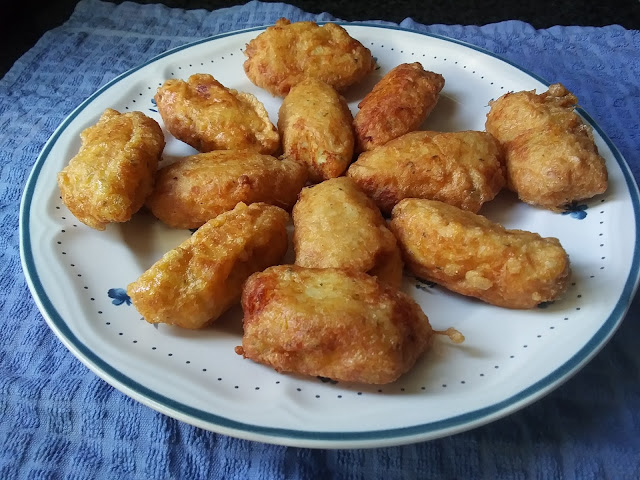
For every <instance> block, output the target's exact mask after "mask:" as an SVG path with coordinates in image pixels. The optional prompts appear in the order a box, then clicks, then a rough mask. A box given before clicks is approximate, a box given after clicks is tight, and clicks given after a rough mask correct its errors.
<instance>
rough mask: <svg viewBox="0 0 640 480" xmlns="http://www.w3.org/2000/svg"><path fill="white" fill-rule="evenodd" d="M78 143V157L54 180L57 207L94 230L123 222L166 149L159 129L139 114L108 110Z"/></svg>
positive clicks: (149, 183) (146, 192) (133, 210)
mask: <svg viewBox="0 0 640 480" xmlns="http://www.w3.org/2000/svg"><path fill="white" fill-rule="evenodd" d="M80 137H81V138H82V146H81V147H80V151H79V152H78V154H77V155H76V156H75V157H73V158H72V159H71V161H70V162H69V164H68V165H67V166H66V167H65V168H64V169H63V170H62V171H61V172H60V173H59V174H58V187H59V188H60V193H61V195H62V201H63V202H64V204H65V205H66V206H67V208H68V209H69V210H70V211H71V213H73V215H74V216H75V217H76V218H77V219H78V220H80V221H81V222H82V223H84V224H86V225H88V226H90V227H92V228H95V229H96V230H104V229H105V227H106V225H107V224H109V223H111V222H126V221H128V220H129V219H131V216H132V215H133V214H134V213H136V212H137V211H138V210H139V209H140V207H141V206H142V205H143V203H144V201H145V198H146V197H147V195H149V194H150V193H151V189H152V188H153V180H154V175H155V172H156V169H157V168H158V161H159V160H160V156H161V155H162V150H163V149H164V144H165V142H164V135H163V134H162V129H161V128H160V126H159V125H158V123H157V122H156V121H155V120H153V119H151V118H149V117H147V116H146V115H144V114H143V113H141V112H130V113H125V114H120V113H119V112H117V111H116V110H113V109H111V108H108V109H107V110H105V111H104V113H103V114H102V116H101V117H100V120H98V123H96V124H95V125H93V126H91V127H89V128H87V129H85V130H84V131H83V132H82V133H81V134H80Z"/></svg>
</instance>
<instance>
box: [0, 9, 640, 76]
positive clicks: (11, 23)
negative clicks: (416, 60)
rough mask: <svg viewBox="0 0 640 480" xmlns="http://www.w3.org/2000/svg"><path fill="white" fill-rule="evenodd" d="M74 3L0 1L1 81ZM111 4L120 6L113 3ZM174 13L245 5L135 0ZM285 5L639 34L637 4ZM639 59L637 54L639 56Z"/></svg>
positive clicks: (372, 15)
mask: <svg viewBox="0 0 640 480" xmlns="http://www.w3.org/2000/svg"><path fill="white" fill-rule="evenodd" d="M76 3H78V0H50V1H48V2H46V3H45V2H43V1H29V0H25V1H20V0H0V77H2V76H4V74H5V73H6V72H7V71H8V70H9V68H11V65H12V64H13V62H15V61H16V60H17V59H18V58H19V57H20V56H21V55H22V54H23V53H24V52H26V51H27V50H29V49H30V48H31V47H32V46H33V45H34V44H35V42H36V41H37V40H38V38H40V37H41V36H42V34H43V33H44V32H46V31H47V30H50V29H52V28H55V27H57V26H58V25H61V24H62V23H64V21H66V20H67V19H68V18H69V16H70V15H71V12H73V9H74V7H75V5H76ZM113 3H122V1H118V0H115V1H113ZM137 3H164V4H165V5H167V6H169V7H178V8H187V9H195V8H205V9H208V10H215V9H216V8H221V7H228V6H231V5H237V4H243V3H245V2H243V1H235V2H234V1H225V0H163V1H162V0H160V1H159V0H155V1H154V0H137ZM286 3H289V4H293V5H296V6H298V7H299V8H301V9H303V10H306V11H308V12H312V13H322V12H329V13H331V14H332V15H334V16H335V17H338V18H342V19H344V20H389V21H393V22H400V21H402V20H404V19H405V18H406V17H412V18H413V19H414V20H415V21H417V22H420V23H424V24H433V23H444V24H462V25H484V24H487V23H493V22H499V21H502V20H523V21H525V22H528V23H530V24H532V25H533V26H534V27H536V28H547V27H551V26H553V25H592V26H602V25H611V24H619V25H622V26H623V27H626V28H628V29H634V30H638V29H640V0H566V1H559V0H556V1H553V0H552V1H545V0H540V1H538V2H529V1H519V0H502V1H495V0H494V1H483V0H475V1H474V0H458V1H454V0H449V1H447V0H397V1H393V0H390V1H382V2H379V1H371V0H369V1H367V2H356V1H350V0H322V1H320V0H289V1H287V2H286ZM639 54H640V52H639Z"/></svg>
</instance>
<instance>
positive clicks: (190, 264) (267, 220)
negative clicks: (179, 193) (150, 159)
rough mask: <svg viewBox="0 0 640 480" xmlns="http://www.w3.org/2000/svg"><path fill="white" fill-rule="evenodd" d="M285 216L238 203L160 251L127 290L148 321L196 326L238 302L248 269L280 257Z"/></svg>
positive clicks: (260, 205) (264, 206)
mask: <svg viewBox="0 0 640 480" xmlns="http://www.w3.org/2000/svg"><path fill="white" fill-rule="evenodd" d="M288 219H289V215H288V214H287V212H285V211H284V210H282V209H281V208H278V207H274V206H272V205H267V204H264V203H254V204H252V205H249V206H247V205H245V204H243V203H240V204H238V205H237V206H236V208H234V209H233V210H232V211H230V212H226V213H223V214H222V215H219V216H218V217H216V218H214V219H212V220H209V221H208V222H207V223H206V224H204V225H203V226H202V227H200V228H199V229H198V231H196V232H195V233H194V234H193V235H192V236H191V237H190V238H189V239H187V240H185V241H184V242H183V243H182V244H181V245H179V246H178V247H177V248H175V249H173V250H171V251H169V252H168V253H166V254H165V255H164V256H163V257H162V258H161V259H160V260H158V262H156V263H155V264H154V265H153V266H152V267H151V268H150V269H149V270H147V271H146V272H144V273H143V274H142V275H141V276H140V278H138V279H137V280H136V281H135V282H133V283H131V284H129V286H128V287H127V294H128V295H129V296H130V297H131V301H132V302H133V304H134V305H135V307H136V309H137V310H138V312H140V314H141V315H142V316H143V317H144V318H145V320H146V321H147V322H149V323H167V324H170V325H177V326H179V327H184V328H191V329H194V328H202V327H203V326H205V325H207V324H208V323H210V322H212V321H214V320H215V319H217V318H218V317H219V316H220V315H222V314H223V313H224V312H225V311H226V310H227V309H228V308H230V307H231V306H232V305H234V304H235V303H238V301H239V300H240V294H241V291H242V284H243V283H244V281H245V280H246V279H247V278H248V277H249V276H250V275H251V274H252V273H254V272H258V271H261V270H264V269H265V268H266V267H268V266H271V265H275V264H277V263H278V262H279V261H280V260H281V259H282V257H283V256H284V254H285V252H286V251H287V247H288V241H287V231H286V224H287V221H288Z"/></svg>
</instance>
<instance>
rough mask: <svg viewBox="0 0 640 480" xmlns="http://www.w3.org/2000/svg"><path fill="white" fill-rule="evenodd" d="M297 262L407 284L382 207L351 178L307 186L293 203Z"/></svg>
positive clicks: (396, 284) (294, 242) (398, 285)
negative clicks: (340, 269)
mask: <svg viewBox="0 0 640 480" xmlns="http://www.w3.org/2000/svg"><path fill="white" fill-rule="evenodd" d="M293 226H294V230H293V245H294V248H295V252H296V262H295V263H296V265H300V266H302V267H314V268H330V267H333V268H342V269H347V270H357V271H360V272H366V273H369V274H371V275H376V276H377V277H378V279H379V280H381V281H383V282H387V283H389V284H390V285H393V286H395V287H400V285H401V284H402V267H403V265H402V258H401V255H400V250H399V248H398V246H397V245H396V239H395V237H394V236H393V234H392V233H391V232H390V231H389V229H388V228H387V223H386V222H385V221H384V218H382V215H381V214H380V210H379V209H378V207H376V205H375V203H373V201H372V200H371V199H370V198H369V197H367V196H366V195H365V194H364V193H363V192H362V191H360V190H359V189H358V187H356V185H355V184H354V183H353V181H351V180H350V179H349V178H347V177H340V178H333V179H331V180H327V181H325V182H322V183H319V184H318V185H315V186H313V187H307V188H305V189H303V190H302V192H301V193H300V198H299V199H298V202H297V203H296V204H295V206H294V207H293Z"/></svg>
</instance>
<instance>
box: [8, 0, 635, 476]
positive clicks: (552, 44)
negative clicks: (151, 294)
mask: <svg viewBox="0 0 640 480" xmlns="http://www.w3.org/2000/svg"><path fill="white" fill-rule="evenodd" d="M282 16H285V17H288V18H290V19H292V20H303V19H307V20H333V17H331V16H330V15H328V14H322V15H313V14H309V13H305V12H303V11H301V10H299V9H297V8H295V7H292V6H290V5H285V4H281V3H260V2H255V1H254V2H250V3H248V4H246V5H242V6H235V7H232V8H227V9H221V10H218V11H214V12H208V11H205V10H197V11H184V10H178V9H169V8H166V7H164V6H160V5H137V4H133V3H123V4H121V5H119V6H115V5H113V4H109V3H103V2H99V1H97V0H84V1H82V2H80V3H79V4H78V6H77V8H76V10H75V12H74V13H73V15H72V17H71V18H70V19H69V21H67V22H66V23H65V24H64V25H63V26H61V27H59V28H56V29H54V30H52V31H50V32H48V33H46V34H45V35H44V36H43V37H42V38H41V39H40V40H39V41H38V43H37V44H36V45H35V47H34V48H32V49H31V50H30V51H29V52H27V53H26V54H25V55H24V56H23V57H22V58H21V59H20V60H19V61H18V62H16V64H15V65H14V66H13V68H12V69H11V70H10V71H9V72H8V73H7V75H6V76H5V77H4V78H3V79H2V80H1V81H0V171H1V175H0V229H1V231H2V235H1V236H0V258H1V259H0V268H1V269H2V273H1V274H0V312H1V316H0V339H1V340H0V478H2V479H13V478H29V479H34V480H35V479H53V478H68V479H84V478H90V479H109V480H112V479H116V478H118V479H119V478H127V479H133V478H140V479H156V478H158V479H160V478H173V479H186V478H242V479H246V478H260V479H266V478H287V479H303V478H304V479H306V478H338V479H354V480H355V479H370V478H385V479H394V478H461V479H462V478H464V479H472V478H485V479H492V480H495V479H536V478H540V479H561V478H562V479H574V478H575V479H603V478H612V479H613V478H615V479H624V478H640V353H639V350H638V348H637V339H638V338H640V323H639V322H638V320H639V315H640V304H639V302H638V300H636V301H634V303H633V304H632V306H631V309H630V311H629V313H628V315H627V319H626V321H625V322H623V324H622V326H621V328H620V329H619V331H618V332H617V333H616V334H615V336H614V337H613V339H612V340H611V342H610V343H609V344H608V345H607V346H606V347H605V348H604V349H603V350H602V351H601V352H600V353H599V354H598V355H597V356H596V357H595V358H594V359H593V360H592V361H591V362H590V363H589V364H588V365H587V366H586V367H585V368H584V369H583V370H582V371H580V372H579V373H578V374H577V375H576V376H574V377H573V378H572V379H570V380H569V381H568V382H566V383H565V384H564V385H563V386H561V387H560V388H558V389H557V390H555V391H554V392H552V393H551V394H549V395H548V396H546V397H545V398H543V399H542V400H540V401H538V402H537V403H535V404H533V405H531V406H529V407H527V408H525V409H523V410H521V411H520V412H517V413H515V414H512V415H510V416H508V417H506V418H504V419H502V420H498V421H496V422H494V423H491V424H489V425H486V426H484V427H480V428H476V429H474V430H472V431H469V432H465V433H461V434H457V435H454V436H451V437H448V438H443V439H438V440H434V441H430V442H423V443H418V444H414V445H408V446H401V447H395V448H381V449H371V450H311V449H299V448H287V447H282V446H273V445H266V444H261V443H257V442H250V441H244V440H238V439H234V438H230V437H227V436H224V435H218V434H214V433H211V432H208V431H204V430H201V429H198V428H195V427H192V426H189V425H187V424H185V423H181V422H179V421H177V420H173V419H172V418H168V417H166V416H164V415H162V414H159V413H157V412H155V411H153V410H152V409H150V408H147V407H146V406H143V405H141V404H139V403H137V402H136V401H134V400H132V399H130V398H128V397H127V396H125V395H123V394H121V393H120V392H118V391H117V390H115V389H114V388H112V387H110V386H109V385H108V384H107V383H105V382H103V381H102V380H100V379H99V378H98V377H97V376H95V375H94V374H93V373H91V372H90V371H89V370H88V369H87V368H86V367H84V366H83V365H82V364H81V363H80V362H79V361H78V360H76V359H75V357H73V355H72V354H71V353H69V352H68V351H67V350H66V348H65V347H64V346H63V345H62V344H61V342H60V341H59V340H58V339H57V338H56V337H55V335H54V334H53V333H52V332H51V331H50V330H49V328H48V327H47V325H46V323H45V322H44V320H43V318H42V316H41V315H40V313H39V312H38V310H37V308H36V306H35V304H34V302H33V299H32V297H31V295H30V293H29V290H28V288H27V285H26V282H25V279H24V276H23V274H22V271H21V267H20V260H19V247H18V213H19V202H20V197H21V194H22V190H23V187H24V184H25V181H26V179H27V176H28V173H29V171H30V169H31V167H32V165H33V164H34V162H35V160H36V157H37V155H38V152H39V151H40V149H41V148H42V146H43V145H44V143H45V142H46V140H47V138H48V137H49V136H50V135H51V134H52V132H53V131H54V129H55V128H56V126H57V125H58V124H59V123H60V122H62V120H63V119H64V118H65V116H66V115H67V114H69V113H70V112H71V111H72V109H73V108H74V107H76V106H77V105H78V104H80V103H81V102H82V101H83V100H84V99H85V98H87V97H88V96H89V95H90V94H91V93H93V92H94V91H95V90H96V89H97V88H98V87H100V86H101V85H103V84H104V83H106V82H107V81H109V80H110V79H112V78H113V77H115V76H116V75H118V74H120V73H122V72H124V71H126V70H127V69H129V68H131V67H134V66H136V65H138V64H140V63H142V62H143V61H145V60H147V59H149V58H151V57H153V56H155V55H157V54H159V53H161V52H163V51H165V50H167V49H169V48H171V47H175V46H178V45H181V44H184V43H186V42H189V41H193V40H196V39H200V38H203V37H206V36H210V35H213V34H217V33H221V32H227V31H232V30H236V29H241V28H245V27H251V26H256V25H262V24H267V23H273V22H274V21H275V20H277V19H278V18H279V17H282ZM363 20H366V19H363ZM401 26H402V27H406V28H410V29H415V30H418V31H421V32H430V33H438V34H442V35H446V36H449V37H453V38H456V39H459V40H464V41H467V42H470V43H472V44H475V45H478V46H480V47H483V48H486V49H488V50H490V51H492V52H495V53H498V54H500V55H502V56H504V57H506V58H508V59H510V60H511V61H513V62H515V63H517V64H519V65H522V66H523V67H525V68H527V69H529V70H530V71H532V72H534V73H536V74H538V75H540V76H542V77H544V78H546V79H547V80H550V81H553V80H562V81H563V83H565V85H566V86H567V87H568V88H569V89H571V90H572V91H574V92H575V93H576V94H577V95H578V97H579V98H580V100H581V104H582V106H583V107H584V108H585V110H587V111H588V112H589V113H590V114H591V116H592V117H593V118H594V119H595V120H596V121H597V122H598V123H599V124H600V125H601V127H602V128H603V130H604V131H605V132H606V133H607V134H608V135H609V136H610V137H611V139H612V140H613V142H614V143H615V144H616V145H617V147H618V148H619V149H620V150H621V152H622V154H623V156H624V157H625V158H626V159H627V161H628V162H629V163H630V164H631V167H632V170H633V173H634V175H635V177H636V179H637V178H640V158H639V154H638V152H640V80H639V79H640V32H638V31H630V30H625V29H624V28H622V27H619V26H608V27H603V28H591V27H553V28H549V29H545V30H536V29H534V28H533V27H531V26H530V25H528V24H525V23H522V22H519V21H508V22H501V23H498V24H492V25H486V26H444V25H430V26H425V25H419V24H416V23H415V22H413V21H412V20H411V19H407V20H405V21H403V22H402V23H401Z"/></svg>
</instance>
